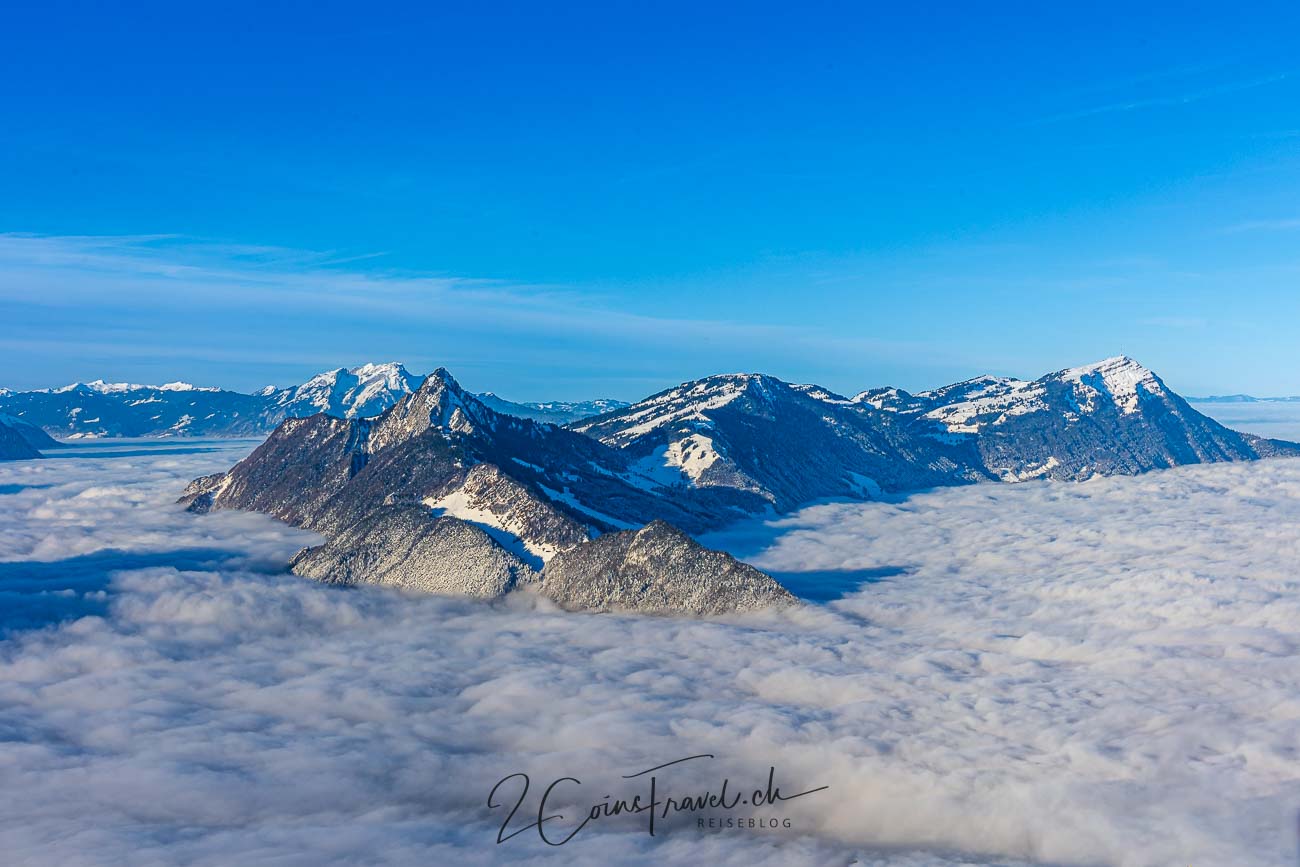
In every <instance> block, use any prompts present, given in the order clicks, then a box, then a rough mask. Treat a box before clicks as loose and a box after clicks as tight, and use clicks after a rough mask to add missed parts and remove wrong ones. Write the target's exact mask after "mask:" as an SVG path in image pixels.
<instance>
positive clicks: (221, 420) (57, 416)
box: [0, 362, 627, 439]
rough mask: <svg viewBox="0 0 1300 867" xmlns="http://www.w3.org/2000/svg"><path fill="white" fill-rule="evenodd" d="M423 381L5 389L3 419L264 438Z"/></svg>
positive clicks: (103, 431)
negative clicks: (251, 388) (250, 389)
mask: <svg viewBox="0 0 1300 867" xmlns="http://www.w3.org/2000/svg"><path fill="white" fill-rule="evenodd" d="M423 381H424V377H423V376H418V375H416V374H412V373H410V372H409V371H407V369H406V368H405V367H403V366H402V365H401V364H398V363H395V362H390V363H387V364H363V365H361V366H360V367H353V368H342V367H341V368H338V369H337V370H330V371H326V372H324V373H319V374H317V375H316V376H313V377H312V378H311V379H309V380H307V381H306V382H304V383H303V384H302V385H298V386H293V387H289V388H277V387H276V386H267V387H266V388H264V389H262V390H261V391H258V392H256V393H254V394H244V393H242V392H237V391H226V390H224V389H219V388H202V387H198V386H194V385H190V384H189V383H185V382H170V383H167V384H166V385H136V384H131V383H124V382H118V383H109V382H104V381H103V380H95V381H93V382H86V383H82V382H78V383H74V384H72V385H66V386H63V387H62V388H54V389H41V390H38V391H8V390H5V389H0V413H6V414H8V415H11V416H13V417H15V418H18V419H21V420H24V421H26V422H28V423H30V424H33V425H36V426H37V427H39V428H41V429H43V430H45V431H46V432H47V433H50V434H52V435H54V436H57V437H63V438H70V439H81V438H92V437H171V436H216V437H226V436H261V435H265V434H267V433H270V432H271V431H272V430H274V429H275V427H276V425H278V424H280V422H282V421H284V420H285V419H286V418H303V417H306V416H310V415H315V414H316V413H318V412H323V413H326V414H328V415H331V416H335V417H338V418H368V417H371V416H376V415H379V414H380V413H381V412H383V411H384V410H385V409H388V407H390V406H392V405H393V404H395V403H397V401H398V400H400V399H401V398H402V397H403V396H404V395H407V394H410V393H411V392H413V391H415V390H416V389H417V388H419V387H420V383H421V382H423ZM482 399H483V400H484V402H485V403H487V404H488V405H489V406H492V407H493V408H494V409H496V410H497V411H499V412H505V413H509V414H512V415H517V416H521V417H524V418H533V419H537V420H539V421H548V422H552V423H555V424H566V423H568V422H571V421H575V420H577V419H581V418H585V417H586V416H589V415H597V414H599V413H602V412H608V411H609V410H611V409H616V408H620V407H624V406H627V404H626V403H624V402H622V401H615V400H594V401H585V402H581V403H558V402H553V403H512V402H510V401H507V400H503V399H502V398H499V397H497V396H496V395H494V394H487V395H482Z"/></svg>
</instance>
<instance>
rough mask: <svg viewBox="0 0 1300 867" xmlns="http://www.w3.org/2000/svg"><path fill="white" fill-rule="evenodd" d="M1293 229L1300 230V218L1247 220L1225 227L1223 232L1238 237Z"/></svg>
mask: <svg viewBox="0 0 1300 867" xmlns="http://www.w3.org/2000/svg"><path fill="white" fill-rule="evenodd" d="M1291 229H1300V217H1283V218H1281V219H1273V220H1246V221H1244V222H1241V223H1234V224H1233V225H1231V226H1224V227H1223V229H1222V230H1221V231H1222V232H1223V233H1224V234H1229V235H1236V234H1240V233H1242V232H1281V231H1287V230H1291Z"/></svg>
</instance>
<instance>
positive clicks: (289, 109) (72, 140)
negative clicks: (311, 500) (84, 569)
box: [0, 2, 1300, 399]
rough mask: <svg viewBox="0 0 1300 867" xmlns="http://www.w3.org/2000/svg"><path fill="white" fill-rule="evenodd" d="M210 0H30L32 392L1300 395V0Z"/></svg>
mask: <svg viewBox="0 0 1300 867" xmlns="http://www.w3.org/2000/svg"><path fill="white" fill-rule="evenodd" d="M192 5H193V4H168V5H162V4H158V5H151V4H144V3H134V4H130V7H129V11H124V10H123V8H122V7H120V6H114V5H112V4H66V3H57V2H54V3H46V4H22V5H18V4H9V8H6V10H5V20H6V24H5V26H4V28H3V29H0V105H2V106H3V108H2V109H0V111H3V117H4V120H5V122H4V124H3V125H0V233H4V234H5V237H3V238H0V303H3V306H4V313H3V318H2V319H0V362H3V371H4V373H3V376H0V380H3V381H0V385H3V386H9V387H22V388H26V387H42V386H49V385H58V384H62V383H64V382H68V381H72V380H76V379H90V378H98V377H103V378H107V379H117V380H122V379H124V380H133V381H158V380H171V379H177V378H182V379H187V380H191V381H195V382H198V383H201V384H219V385H225V386H229V387H236V388H252V387H255V386H258V385H262V384H265V383H266V382H277V383H289V382H294V381H298V380H301V379H303V378H305V376H306V375H308V374H310V373H311V372H314V371H316V370H319V369H324V368H329V367H334V366H338V365H343V364H354V363H359V362H362V361H366V360H389V359H397V360H402V361H405V362H406V363H407V364H408V366H409V367H411V368H412V369H414V370H428V369H431V368H432V367H434V366H437V365H445V366H447V367H449V368H450V369H451V370H452V371H453V372H455V373H456V374H457V375H458V376H459V377H460V379H461V380H462V381H464V382H465V383H466V384H467V385H469V386H471V387H474V388H477V389H491V390H495V391H498V392H500V393H502V394H504V395H506V396H508V397H514V398H517V399H542V398H576V397H583V396H592V395H610V396H617V397H624V398H635V397H638V396H641V395H643V394H645V393H648V392H650V391H653V390H657V389H658V388H661V387H664V386H666V385H670V384H673V383H676V382H678V381H681V380H683V379H689V378H694V377H697V376H702V375H705V374H708V373H713V372H721V371H731V370H762V371H766V372H770V373H773V374H776V375H778V376H781V377H783V378H786V379H791V380H798V381H817V382H820V383H822V384H825V385H827V386H829V387H831V388H834V389H837V390H840V391H845V392H852V391H856V390H858V389H860V388H865V387H868V386H873V385H880V384H885V383H891V384H896V385H900V386H903V387H906V388H912V389H919V388H924V387H926V386H932V385H937V384H941V383H944V382H948V381H952V380H955V379H961V378H965V377H968V376H971V375H975V374H977V373H982V372H986V371H991V372H995V373H1007V374H1017V375H1038V374H1041V373H1043V372H1046V371H1049V370H1053V369H1057V368H1061V367H1066V366H1070V365H1073V364H1077V363H1082V362H1085V361H1089V360H1094V359H1097V358H1101V357H1105V356H1108V355H1113V354H1116V353H1118V352H1120V351H1123V352H1126V353H1128V354H1130V355H1133V356H1134V357H1136V358H1138V359H1139V360H1141V361H1143V362H1144V363H1146V364H1147V365H1149V366H1151V367H1152V368H1154V369H1155V370H1156V371H1157V372H1159V373H1161V374H1162V375H1163V376H1164V378H1165V379H1166V381H1167V382H1168V383H1169V384H1170V385H1171V386H1173V387H1175V388H1177V389H1179V390H1182V391H1184V392H1187V393H1205V392H1225V391H1251V392H1255V393H1300V348H1298V344H1300V341H1297V340H1296V332H1297V324H1300V291H1297V288H1298V287H1297V283H1298V278H1300V243H1298V242H1300V196H1297V193H1298V192H1300V59H1297V54H1296V51H1295V47H1296V46H1295V38H1294V34H1295V33H1297V32H1300V10H1297V8H1296V7H1295V6H1294V4H1289V5H1284V4H1277V5H1272V6H1270V5H1268V4H1251V6H1250V7H1249V8H1246V7H1244V6H1242V5H1241V4H1234V5H1223V6H1214V5H1205V6H1200V7H1198V8H1197V9H1196V10H1195V11H1194V13H1193V12H1192V11H1189V9H1188V7H1187V6H1186V5H1185V4H1176V5H1175V4H1170V5H1169V6H1166V7H1161V6H1160V5H1159V4H1146V8H1145V9H1144V10H1140V11H1134V10H1133V9H1131V8H1129V7H1128V6H1125V5H1118V4H1116V5H1109V6H1108V5H1105V4H1100V5H1092V6H1089V7H1088V8H1087V9H1086V10H1085V9H1083V8H1082V7H1073V8H1066V7H1065V6H1064V5H1062V4H1042V5H1046V6H1049V7H1051V8H1046V9H1044V8H1036V7H1035V6H1031V5H1025V6H1020V7H1016V6H1009V5H1006V6H1002V7H1000V10H999V11H995V12H990V11H988V9H984V10H977V9H975V8H974V7H972V6H970V4H952V5H948V6H943V5H940V6H930V7H927V8H925V9H915V10H914V9H911V8H908V7H905V6H902V5H900V6H898V7H884V6H870V5H867V4H798V6H797V7H796V5H795V4H780V5H777V4H772V5H766V4H745V5H740V4H735V5H720V4H710V5H709V8H707V9H702V8H700V7H701V4H652V5H651V4H618V3H612V4H611V3H601V4H591V5H586V4H554V5H544V4H536V5H529V4H511V5H507V4H463V5H459V6H456V7H452V6H450V5H446V4H414V3H412V4H367V5H365V6H361V7H358V6H356V5H355V4H333V3H323V4H321V3H314V4H306V3H301V4H274V3H273V4H256V5H254V4H238V3H232V4H221V5H220V6H219V7H218V6H217V5H210V6H208V7H206V8H204V9H197V8H184V7H187V6H192ZM910 5H911V4H909V6H910Z"/></svg>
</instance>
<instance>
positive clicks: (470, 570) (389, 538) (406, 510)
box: [290, 506, 537, 599]
mask: <svg viewBox="0 0 1300 867" xmlns="http://www.w3.org/2000/svg"><path fill="white" fill-rule="evenodd" d="M290 568H291V569H292V570H293V571H294V573H295V574H297V575H301V576H303V577H305V578H314V579H316V580H317V581H324V582H326V583H330V584H349V585H352V584H377V585H383V586H385V587H396V588H400V589H403V590H415V591H420V592H422V593H441V594H448V595H454V596H471V597H474V598H477V599H496V598H498V597H500V596H503V595H505V594H506V593H508V592H510V591H511V590H513V589H515V587H517V586H519V585H521V584H531V583H533V582H535V581H536V580H537V573H536V572H534V571H533V570H532V569H531V568H529V566H528V565H526V564H525V563H523V562H522V561H520V560H519V558H517V557H515V556H514V555H512V554H510V553H509V552H508V551H506V550H505V549H504V548H502V547H501V546H500V545H498V544H497V543H496V542H494V541H493V540H492V538H491V537H490V536H488V534H487V533H485V532H483V531H482V530H480V529H479V528H477V527H475V526H473V525H471V524H468V523H466V522H464V521H461V520H459V519H457V518H449V517H441V518H435V517H433V516H431V515H430V514H429V512H428V510H427V509H423V508H420V507H418V506H390V507H387V508H384V509H380V510H378V511H376V512H374V513H373V514H371V515H369V516H368V517H367V518H365V519H364V520H362V521H360V522H358V523H357V524H355V525H354V526H352V527H350V528H348V529H347V530H345V531H343V532H342V533H339V534H338V535H336V536H335V537H333V538H332V539H330V540H329V541H328V542H326V543H325V544H324V545H320V546H318V547H315V548H306V549H304V550H302V551H300V552H299V553H298V554H297V556H295V557H294V558H293V560H292V562H291V563H290Z"/></svg>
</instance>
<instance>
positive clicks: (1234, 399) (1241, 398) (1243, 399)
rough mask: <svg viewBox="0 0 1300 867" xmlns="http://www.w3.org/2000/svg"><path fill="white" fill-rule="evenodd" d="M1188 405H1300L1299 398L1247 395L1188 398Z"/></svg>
mask: <svg viewBox="0 0 1300 867" xmlns="http://www.w3.org/2000/svg"><path fill="white" fill-rule="evenodd" d="M1187 402H1188V403H1300V396H1293V397H1252V396H1251V395H1249V394H1213V395H1209V396H1208V397H1189V398H1187Z"/></svg>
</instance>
